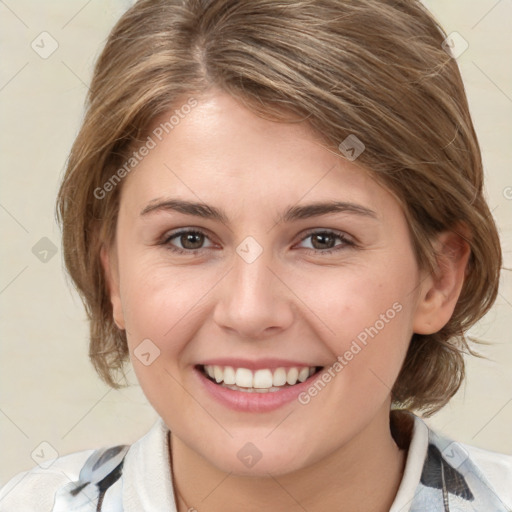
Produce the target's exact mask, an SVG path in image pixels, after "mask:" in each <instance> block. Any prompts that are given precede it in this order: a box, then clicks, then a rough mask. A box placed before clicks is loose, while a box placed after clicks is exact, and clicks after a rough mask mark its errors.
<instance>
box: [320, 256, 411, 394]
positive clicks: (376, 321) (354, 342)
mask: <svg viewBox="0 0 512 512" xmlns="http://www.w3.org/2000/svg"><path fill="white" fill-rule="evenodd" d="M402 264H403V265H401V266H399V265H398V264H397V265H396V266H395V268H393V265H391V264H390V265H387V266H386V267H382V269H381V270H380V271H378V270H376V267H373V268H372V269H371V270H370V269H368V268H367V269H365V272H352V273H351V272H347V274H346V275H342V273H340V276H339V278H337V279H332V280H330V281H327V280H326V281H325V282H324V287H322V294H321V297H320V294H319V297H318V300H317V302H316V304H320V307H321V308H322V309H321V310H319V316H320V317H322V318H323V319H324V318H325V319H326V323H327V324H328V326H329V330H330V332H331V334H330V335H329V336H327V337H324V340H325V343H326V344H327V345H328V346H329V349H330V351H331V352H332V353H333V354H335V357H337V356H341V358H342V359H343V362H342V364H343V366H344V368H343V372H344V374H345V379H348V380H350V381H351V382H354V381H357V382H358V383H359V384H358V385H363V386H364V387H366V388H367V391H368V392H370V391H371V389H372V388H375V386H376V385H377V386H382V387H383V391H385V392H386V393H388V392H389V390H390V389H391V388H392V386H393V383H394V380H395V379H396V377H397V375H398V373H399V371H400V368H401V365H402V363H403V360H404V358H405V354H406V352H407V348H408V345H409V341H410V339H411V336H412V325H413V317H414V296H415V295H414V293H413V287H414V283H415V279H416V267H415V265H414V261H411V262H402ZM399 267H400V268H399ZM322 301H323V302H322Z"/></svg>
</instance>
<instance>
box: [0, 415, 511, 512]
mask: <svg viewBox="0 0 512 512" xmlns="http://www.w3.org/2000/svg"><path fill="white" fill-rule="evenodd" d="M400 415H401V418H402V419H407V422H402V423H400V422H398V423H395V422H394V421H393V419H392V423H391V425H392V427H393V428H394V425H398V428H397V429H395V431H394V433H393V436H394V437H395V440H396V441H397V444H399V446H400V447H401V448H402V449H407V450H408V454H407V460H406V467H405V472H404V475H403V478H402V483H401V485H400V488H399V490H398V493H397V496H396V498H395V501H394V503H393V505H392V506H391V509H390V510H391V512H512V457H511V456H507V455H503V454H498V453H494V452H489V451H486V450H480V449H478V448H475V447H471V446H468V445H463V444H461V443H457V442H453V441H451V440H450V439H448V438H446V437H443V436H441V435H439V434H438V433H436V432H435V431H433V430H432V429H429V428H428V426H427V425H426V423H425V422H424V421H423V420H421V419H420V418H419V417H417V416H414V415H412V414H410V413H406V412H403V411H400ZM407 416H408V418H407ZM406 425H408V426H406ZM169 462H170V461H169V429H168V428H167V426H166V425H165V423H164V422H163V420H162V419H161V418H160V419H159V420H158V421H157V423H156V424H155V425H154V426H153V428H152V429H151V430H150V431H149V432H148V433H147V434H146V435H145V436H143V437H142V438H141V439H139V440H137V441H136V442H135V443H134V444H132V445H130V446H128V445H119V446H114V447H111V448H104V449H101V450H95V451H92V450H87V451H85V452H76V453H75V454H70V455H67V456H64V457H62V458H60V459H56V460H55V462H54V463H53V464H52V465H51V466H50V467H48V468H40V467H36V468H33V469H32V470H30V471H28V472H25V473H21V474H19V475H17V476H16V477H14V478H13V479H12V480H11V481H10V482H8V484H7V485H6V486H4V487H3V488H2V489H0V512H32V511H34V512H35V511H37V512H40V511H42V510H46V511H50V512H145V511H147V512H176V506H175V502H174V493H173V484H172V480H173V476H172V473H171V469H170V463H169ZM491 481H492V482H493V484H494V485H495V486H496V487H493V485H492V484H491V483H490V482H491ZM503 500H508V502H509V503H508V506H507V504H505V503H504V501H503ZM369 512H371V511H369Z"/></svg>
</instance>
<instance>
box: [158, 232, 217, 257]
mask: <svg viewBox="0 0 512 512" xmlns="http://www.w3.org/2000/svg"><path fill="white" fill-rule="evenodd" d="M174 239H177V241H178V243H180V244H181V246H182V247H176V246H175V245H174V244H172V243H171V241H172V240H174ZM205 240H208V237H207V236H206V234H205V233H203V232H202V231H200V230H197V229H183V230H181V231H178V232H176V233H172V234H170V235H168V236H166V237H165V238H164V240H163V241H162V245H165V246H166V247H167V248H168V249H169V250H170V251H172V252H176V253H178V254H195V253H197V252H199V251H201V250H202V249H205V247H202V245H203V244H204V241H205Z"/></svg>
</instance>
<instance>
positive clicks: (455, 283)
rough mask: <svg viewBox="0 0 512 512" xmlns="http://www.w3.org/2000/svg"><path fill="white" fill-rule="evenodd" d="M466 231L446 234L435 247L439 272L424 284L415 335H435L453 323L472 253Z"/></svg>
mask: <svg viewBox="0 0 512 512" xmlns="http://www.w3.org/2000/svg"><path fill="white" fill-rule="evenodd" d="M467 231H468V230H467V229H464V228H461V229H458V230H457V231H445V232H443V233H441V234H440V235H438V237H437V238H436V240H435V241H434V243H433V246H434V249H435V253H436V260H437V269H436V271H435V273H434V274H429V275H427V276H426V278H425V279H424V281H423V282H422V283H421V285H420V287H421V292H420V295H419V297H418V305H417V308H416V312H415V317H414V323H413V332H415V333H417V334H433V333H435V332H438V331H439V330H441V329H442V328H443V327H444V326H445V325H446V324H447V323H448V321H449V320H450V318H451V316H452V314H453V311H454V309H455V306H456V304H457V300H458V298H459V295H460V292H461V290H462V285H463V284H464V278H465V275H466V266H467V263H468V260H469V256H470V253H471V249H470V247H469V244H468V242H467V240H468V238H469V236H470V235H469V234H468V232H467Z"/></svg>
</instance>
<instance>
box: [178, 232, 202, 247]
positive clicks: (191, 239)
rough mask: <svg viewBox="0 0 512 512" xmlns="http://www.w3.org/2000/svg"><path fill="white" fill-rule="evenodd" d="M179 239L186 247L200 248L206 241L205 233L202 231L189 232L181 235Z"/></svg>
mask: <svg viewBox="0 0 512 512" xmlns="http://www.w3.org/2000/svg"><path fill="white" fill-rule="evenodd" d="M179 240H180V242H181V244H182V246H183V248H184V249H190V250H194V249H200V248H201V246H202V245H203V243H204V235H203V234H202V233H195V232H189V233H185V234H182V235H180V236H179Z"/></svg>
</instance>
